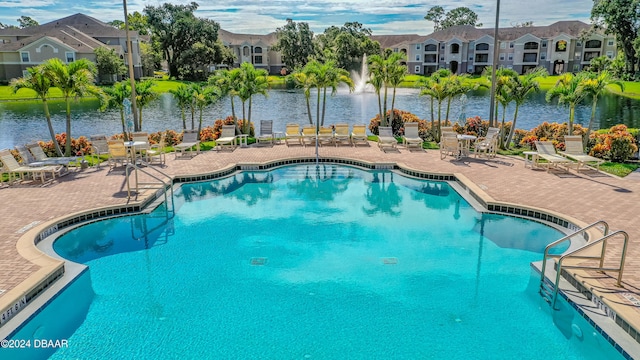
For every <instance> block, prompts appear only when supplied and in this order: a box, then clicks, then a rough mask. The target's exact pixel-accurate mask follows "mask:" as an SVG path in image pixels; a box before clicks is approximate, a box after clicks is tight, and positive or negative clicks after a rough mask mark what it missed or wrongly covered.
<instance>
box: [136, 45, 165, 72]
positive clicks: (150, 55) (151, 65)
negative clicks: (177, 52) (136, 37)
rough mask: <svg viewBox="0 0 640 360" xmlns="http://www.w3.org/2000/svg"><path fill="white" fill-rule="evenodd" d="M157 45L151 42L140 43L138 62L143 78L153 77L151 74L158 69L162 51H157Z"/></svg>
mask: <svg viewBox="0 0 640 360" xmlns="http://www.w3.org/2000/svg"><path fill="white" fill-rule="evenodd" d="M157 45H158V44H157V43H156V42H152V43H151V44H149V43H146V42H141V43H140V62H141V63H142V70H143V72H144V74H145V76H153V72H154V71H156V70H158V69H160V66H161V63H162V51H160V50H159V49H158V46H157Z"/></svg>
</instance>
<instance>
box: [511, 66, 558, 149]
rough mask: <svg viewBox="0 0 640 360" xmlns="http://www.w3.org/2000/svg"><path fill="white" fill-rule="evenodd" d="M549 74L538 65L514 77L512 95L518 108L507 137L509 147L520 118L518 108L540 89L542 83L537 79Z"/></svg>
mask: <svg viewBox="0 0 640 360" xmlns="http://www.w3.org/2000/svg"><path fill="white" fill-rule="evenodd" d="M547 75H549V73H548V72H547V70H546V69H545V68H543V67H537V68H535V69H531V70H529V71H527V73H526V74H524V75H523V76H518V77H516V78H514V79H513V80H514V81H513V85H512V86H511V97H512V99H513V101H514V102H515V103H516V109H515V111H514V113H513V124H511V130H510V131H509V136H508V137H507V141H506V143H507V147H509V146H510V145H511V139H512V138H513V134H514V133H515V130H516V121H517V120H518V109H520V105H522V104H523V103H524V102H525V100H526V99H527V97H528V96H529V95H530V94H531V93H533V92H536V91H538V90H539V89H540V84H539V83H538V81H537V80H536V79H537V78H539V77H546V76H547Z"/></svg>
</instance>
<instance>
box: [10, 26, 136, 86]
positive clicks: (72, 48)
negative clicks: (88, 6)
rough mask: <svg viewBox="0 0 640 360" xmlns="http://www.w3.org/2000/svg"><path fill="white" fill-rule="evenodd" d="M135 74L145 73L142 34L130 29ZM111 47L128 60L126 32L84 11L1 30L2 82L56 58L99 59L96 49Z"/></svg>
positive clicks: (64, 59)
mask: <svg viewBox="0 0 640 360" xmlns="http://www.w3.org/2000/svg"><path fill="white" fill-rule="evenodd" d="M129 34H130V38H131V42H132V47H133V51H132V55H133V64H134V70H135V77H136V78H139V77H140V76H141V75H142V63H141V61H140V46H139V36H138V33H137V32H135V31H130V32H129ZM101 46H104V47H108V48H111V49H114V50H115V52H116V53H117V54H118V55H120V57H121V58H122V59H124V61H125V64H126V63H127V61H128V60H127V56H126V55H127V46H126V34H125V31H124V30H118V29H116V28H114V27H113V26H111V25H108V24H106V23H103V22H102V21H100V20H97V19H94V18H92V17H90V16H87V15H84V14H75V15H71V16H67V17H65V18H62V19H59V20H54V21H52V22H49V23H46V24H42V25H39V26H32V27H27V28H24V29H17V28H15V29H12V28H9V29H0V81H9V80H11V79H13V78H19V77H22V76H24V74H25V71H26V69H27V68H29V67H32V66H35V65H38V64H42V63H43V62H45V61H46V60H48V59H50V58H54V57H57V58H59V59H60V60H62V61H63V62H66V63H69V62H73V61H75V60H77V59H88V60H91V61H93V62H95V61H96V55H95V53H94V50H95V49H96V48H98V47H101Z"/></svg>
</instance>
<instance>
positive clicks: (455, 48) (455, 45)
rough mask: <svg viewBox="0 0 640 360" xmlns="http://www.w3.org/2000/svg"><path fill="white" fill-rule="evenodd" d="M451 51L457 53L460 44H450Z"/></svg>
mask: <svg viewBox="0 0 640 360" xmlns="http://www.w3.org/2000/svg"><path fill="white" fill-rule="evenodd" d="M451 53H452V54H459V53H460V45H459V44H451Z"/></svg>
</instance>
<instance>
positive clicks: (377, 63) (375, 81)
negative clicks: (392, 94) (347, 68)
mask: <svg viewBox="0 0 640 360" xmlns="http://www.w3.org/2000/svg"><path fill="white" fill-rule="evenodd" d="M367 62H368V64H367V65H368V66H369V81H367V82H368V83H369V84H371V85H373V87H374V88H375V90H376V95H378V104H382V106H380V105H379V106H378V108H379V111H380V125H381V126H387V117H386V114H387V91H388V89H387V80H386V79H387V77H386V72H385V66H384V58H383V57H382V56H381V55H372V56H370V57H368V58H367ZM383 88H384V95H383V93H382V89H383Z"/></svg>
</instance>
